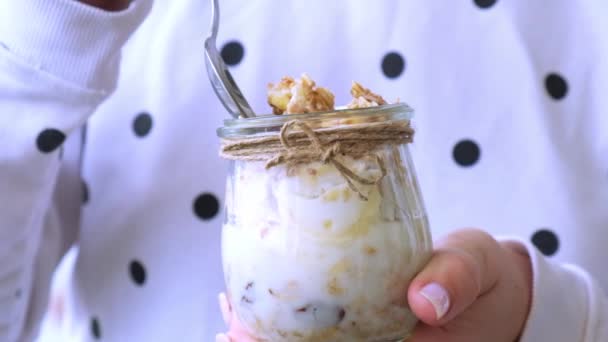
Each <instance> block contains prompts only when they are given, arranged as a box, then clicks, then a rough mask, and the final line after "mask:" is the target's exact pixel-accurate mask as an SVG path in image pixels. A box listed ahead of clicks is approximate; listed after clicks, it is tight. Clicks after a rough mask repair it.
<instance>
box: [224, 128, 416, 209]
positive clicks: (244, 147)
mask: <svg viewBox="0 0 608 342" xmlns="http://www.w3.org/2000/svg"><path fill="white" fill-rule="evenodd" d="M296 129H297V130H296ZM413 134H414V130H413V129H412V128H411V127H410V125H409V121H388V122H372V123H361V124H353V125H346V126H339V127H331V128H320V129H318V130H316V131H315V130H313V129H312V128H311V126H310V125H309V124H307V123H305V122H304V121H301V120H292V121H289V122H286V123H285V124H284V125H283V126H282V127H281V131H280V133H279V134H278V136H277V135H276V134H273V135H268V136H263V137H253V138H242V139H231V140H228V139H226V140H223V141H222V147H221V151H220V155H221V156H222V157H224V158H226V159H231V160H245V161H266V165H265V167H266V169H270V168H273V167H275V166H279V165H287V166H288V167H289V166H295V165H299V164H305V163H310V162H315V161H318V162H322V163H324V164H331V165H333V166H334V167H335V168H336V170H338V172H339V173H340V174H341V175H342V177H343V178H344V179H345V180H346V182H347V184H348V186H349V188H350V189H351V190H353V191H354V192H355V193H357V194H358V195H359V197H360V198H361V199H362V200H365V201H367V196H365V195H364V194H363V192H362V191H361V190H360V189H359V187H357V186H356V185H355V183H358V184H359V185H375V184H378V182H380V181H381V180H382V179H383V178H384V176H386V173H387V170H386V167H385V165H384V161H383V160H382V158H381V157H380V156H379V155H378V154H377V151H378V150H379V149H380V148H381V147H383V146H387V145H401V144H405V143H409V142H411V141H412V137H413ZM339 156H349V157H352V158H355V159H356V158H372V159H373V160H374V162H375V163H376V165H377V166H378V168H379V169H380V175H379V176H377V177H369V178H368V177H363V176H361V175H358V174H357V173H356V172H354V171H353V170H352V169H350V168H349V167H348V166H346V165H345V164H344V163H343V162H342V161H340V160H339Z"/></svg>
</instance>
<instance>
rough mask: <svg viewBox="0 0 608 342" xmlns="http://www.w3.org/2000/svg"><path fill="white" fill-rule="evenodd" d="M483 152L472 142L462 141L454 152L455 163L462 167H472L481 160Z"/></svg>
mask: <svg viewBox="0 0 608 342" xmlns="http://www.w3.org/2000/svg"><path fill="white" fill-rule="evenodd" d="M480 154H481V152H480V150H479V146H478V145H477V143H475V142H474V141H472V140H468V139H466V140H461V141H459V142H458V143H457V144H456V146H454V150H453V151H452V156H453V157H454V161H455V162H456V163H457V164H458V165H460V166H465V167H466V166H472V165H473V164H475V163H477V161H478V160H479V156H480Z"/></svg>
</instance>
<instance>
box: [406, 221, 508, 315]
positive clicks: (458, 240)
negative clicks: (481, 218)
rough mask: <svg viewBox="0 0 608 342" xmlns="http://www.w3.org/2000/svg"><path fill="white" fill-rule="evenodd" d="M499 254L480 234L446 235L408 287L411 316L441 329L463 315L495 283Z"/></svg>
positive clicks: (490, 240)
mask: <svg viewBox="0 0 608 342" xmlns="http://www.w3.org/2000/svg"><path fill="white" fill-rule="evenodd" d="M500 251H501V247H500V245H499V244H498V242H496V240H494V238H492V237H491V236H490V235H488V234H487V233H485V232H482V231H480V230H473V229H467V230H460V231H458V232H455V233H452V234H450V235H448V236H447V237H446V238H445V239H444V240H442V241H441V242H440V243H438V244H437V247H436V248H435V251H434V253H433V256H432V257H431V260H430V261H429V263H428V264H427V265H426V266H425V267H424V268H423V269H422V271H421V272H420V273H419V274H418V275H417V276H416V277H415V278H414V280H413V281H412V283H411V284H410V287H409V289H408V302H409V304H410V308H411V309H412V311H413V312H414V314H415V315H416V316H417V317H418V318H419V319H420V320H421V321H422V322H424V323H426V324H428V325H430V326H441V325H443V324H445V323H446V322H448V321H450V320H452V319H453V318H454V317H456V316H458V315H459V314H460V313H462V312H463V311H465V310H466V309H467V308H468V307H469V306H470V305H471V304H472V303H473V302H475V300H476V299H477V298H479V297H480V296H482V295H483V294H485V293H487V292H489V291H490V290H491V289H492V288H493V287H494V286H495V284H496V283H497V281H498V270H497V268H498V267H496V265H498V263H497V262H496V261H497V259H498V258H499V256H497V253H499V252H500Z"/></svg>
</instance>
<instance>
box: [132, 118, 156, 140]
mask: <svg viewBox="0 0 608 342" xmlns="http://www.w3.org/2000/svg"><path fill="white" fill-rule="evenodd" d="M150 130H152V116H151V115H150V114H148V113H145V112H144V113H139V114H138V115H137V116H136V117H135V119H134V120H133V132H134V133H135V135H137V136H138V137H145V136H146V135H148V133H150Z"/></svg>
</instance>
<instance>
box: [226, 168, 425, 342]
mask: <svg viewBox="0 0 608 342" xmlns="http://www.w3.org/2000/svg"><path fill="white" fill-rule="evenodd" d="M348 166H349V167H350V168H352V169H353V170H355V171H356V172H357V173H358V174H361V175H362V176H366V177H373V176H377V175H378V173H379V170H378V169H377V167H375V166H374V165H372V163H369V162H365V161H352V160H351V161H348ZM392 171H394V170H391V172H392ZM396 179H397V178H396V176H395V175H391V174H390V172H389V175H387V176H386V177H385V179H384V180H383V182H385V183H384V187H383V189H384V191H381V189H380V187H379V186H366V187H363V188H361V189H362V191H363V192H364V193H365V194H366V196H367V197H368V200H367V201H363V200H362V199H361V198H360V197H359V196H358V194H357V193H355V192H354V191H353V190H351V189H350V188H349V187H348V184H347V183H346V181H345V179H344V178H343V177H342V175H340V174H339V173H338V172H337V170H336V169H335V168H334V167H333V166H330V165H322V164H320V163H314V164H310V165H303V166H299V167H296V168H293V169H290V170H286V169H285V167H277V168H273V169H271V170H264V169H263V166H262V165H261V164H260V163H241V164H239V165H238V169H237V170H236V171H235V174H234V178H233V180H232V182H231V183H229V184H228V199H227V201H228V204H227V205H228V220H227V223H226V225H225V226H224V229H223V247H222V251H223V260H224V270H225V276H226V284H227V291H228V295H229V299H230V301H231V303H232V305H233V307H234V308H235V310H236V312H237V314H238V316H239V318H240V320H241V321H242V323H243V324H244V325H245V326H246V327H247V328H249V329H250V330H251V332H252V334H254V335H255V336H256V337H258V338H260V339H262V340H268V341H273V342H274V341H398V340H400V339H401V338H403V337H405V336H407V334H408V333H409V332H410V331H411V329H412V327H413V326H414V325H415V323H416V319H415V318H414V316H413V315H412V314H411V312H410V311H409V309H408V307H407V293H406V291H407V286H408V284H409V282H410V280H411V279H412V277H413V276H414V275H415V273H416V272H417V271H418V270H419V269H420V267H421V266H422V265H423V264H424V263H425V262H426V261H427V260H428V257H429V255H430V249H431V242H430V236H429V234H428V227H427V226H428V225H427V221H426V217H419V216H416V215H408V214H407V210H399V211H397V212H398V215H396V216H391V215H389V216H388V217H387V215H386V214H385V213H386V212H387V208H391V209H390V210H389V211H390V212H391V213H395V210H394V208H395V207H399V208H402V209H403V208H405V203H395V202H394V201H395V198H402V197H404V196H395V195H389V194H386V192H387V188H386V185H387V184H396V182H397V181H396ZM389 190H392V191H394V192H395V193H398V192H402V191H404V190H403V189H389ZM389 202H390V203H389ZM405 209H407V208H405ZM415 216H416V217H415Z"/></svg>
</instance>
